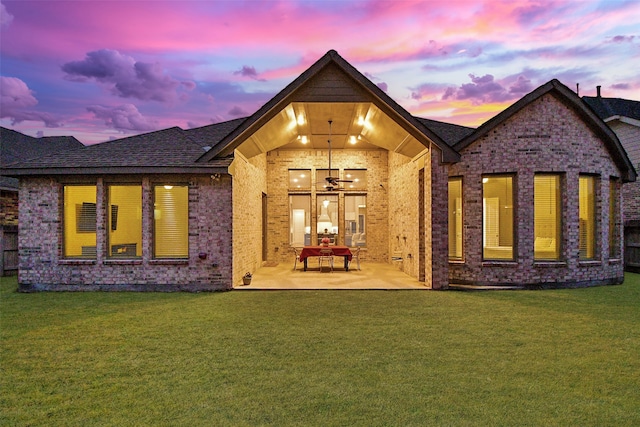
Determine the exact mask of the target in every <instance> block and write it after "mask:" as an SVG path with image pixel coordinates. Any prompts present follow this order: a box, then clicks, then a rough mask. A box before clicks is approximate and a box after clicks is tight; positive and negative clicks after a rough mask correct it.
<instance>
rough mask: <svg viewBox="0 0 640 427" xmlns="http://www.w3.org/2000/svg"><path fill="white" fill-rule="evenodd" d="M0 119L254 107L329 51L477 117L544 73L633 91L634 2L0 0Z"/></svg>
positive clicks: (131, 116)
mask: <svg viewBox="0 0 640 427" xmlns="http://www.w3.org/2000/svg"><path fill="white" fill-rule="evenodd" d="M0 26H1V27H0V55H1V56H0V79H1V81H0V83H1V86H0V87H1V92H2V101H1V105H0V112H1V118H0V125H2V126H4V127H8V128H10V129H14V130H17V131H19V132H22V133H25V134H27V135H31V136H41V135H44V136H53V135H73V136H75V137H76V138H78V139H79V140H80V141H81V142H83V143H85V144H93V143H97V142H102V141H107V140H109V139H113V138H121V137H125V136H130V135H135V134H138V133H143V132H148V131H153V130H158V129H165V128H169V127H172V126H179V127H181V128H183V129H189V128H192V127H198V126H204V125H208V124H211V123H217V122H221V121H225V120H230V119H234V118H238V117H245V116H248V115H250V114H252V113H254V112H255V111H256V110H257V109H258V108H259V107H260V106H262V105H263V104H264V103H265V102H267V101H268V100H269V99H271V98H272V97H273V96H274V95H275V94H277V93H278V92H279V91H280V90H282V89H283V88H284V87H285V86H286V85H287V84H289V83H290V82H291V81H292V80H294V79H295V78H296V77H298V76H299V75H300V73H302V72H303V71H304V70H305V69H307V68H308V67H309V66H310V65H311V64H313V62H315V61H316V60H318V59H319V58H320V57H321V56H322V55H324V54H325V53H326V52H327V51H328V50H330V49H335V50H336V51H337V52H338V53H339V54H340V55H341V56H342V57H343V58H344V59H345V60H347V61H348V62H349V63H351V64H352V65H353V66H354V67H356V68H357V69H358V70H359V71H360V72H362V73H363V74H365V75H366V76H367V77H368V78H369V79H371V81H373V82H374V83H375V84H377V85H378V86H379V87H381V88H382V89H383V90H384V91H385V92H386V93H387V94H388V95H389V96H391V97H392V98H393V99H394V100H395V101H396V102H398V103H399V104H400V105H401V106H403V107H404V108H405V109H407V110H408V111H409V112H410V113H411V114H413V115H415V116H419V117H425V118H430V119H435V120H441V121H446V122H450V123H456V124H461V125H467V126H477V125H479V124H481V123H483V122H484V121H486V120H487V119H489V118H491V117H492V116H494V115H495V114H497V113H499V112H500V111H502V110H504V109H505V108H506V107H508V106H509V105H511V104H512V103H513V102H515V101H516V100H517V99H519V98H521V97H522V96H523V95H525V94H526V93H528V92H530V91H531V90H533V89H535V88H536V87H538V86H540V85H541V84H544V83H546V82H547V81H549V80H551V79H553V78H557V79H558V80H560V81H561V82H562V83H564V84H565V85H567V86H569V87H570V88H571V89H573V90H575V89H576V84H578V83H579V88H580V91H579V93H580V96H584V95H589V96H594V95H595V93H596V86H597V85H601V86H602V95H603V96H606V97H619V98H626V99H634V100H640V1H638V0H631V1H614V0H604V1H577V0H576V1H518V0H515V1H514V0H507V1H478V0H476V1H467V0H443V1H441V0H433V1H402V0H397V1H392V0H386V1H380V0H378V1H364V0H361V1H294V0H281V1H268V0H264V1H262V0H261V1H257V0H256V1H153V0H147V1H130V0H127V1H94V0H91V1H57V0H56V1H29V0H21V1H9V0H1V2H0Z"/></svg>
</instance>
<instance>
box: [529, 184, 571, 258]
mask: <svg viewBox="0 0 640 427" xmlns="http://www.w3.org/2000/svg"><path fill="white" fill-rule="evenodd" d="M564 175H565V174H564V173H561V172H536V173H535V174H534V176H533V242H532V244H533V260H534V262H557V261H562V260H563V253H564V250H563V249H564V244H563V242H564V210H565V209H564V206H563V199H564V198H563V195H564ZM538 177H554V178H556V179H557V182H556V188H555V190H556V194H555V204H556V212H555V216H556V218H555V227H556V233H555V237H553V238H554V239H555V248H554V250H555V251H556V253H557V255H556V257H543V256H541V257H537V256H536V252H538V251H537V250H536V246H537V239H538V238H539V237H540V236H537V235H536V230H537V225H536V178H538Z"/></svg>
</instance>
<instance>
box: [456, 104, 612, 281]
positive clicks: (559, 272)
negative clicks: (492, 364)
mask: <svg viewBox="0 0 640 427" xmlns="http://www.w3.org/2000/svg"><path fill="white" fill-rule="evenodd" d="M461 154H462V160H461V162H459V163H457V164H454V165H452V166H451V167H450V170H449V176H462V177H463V195H464V196H463V197H464V200H463V204H464V205H463V221H464V226H463V229H464V242H463V246H464V262H462V263H457V262H456V263H453V262H452V263H450V266H449V278H450V281H451V282H457V283H474V284H523V285H527V284H537V283H542V284H547V285H549V286H556V285H558V286H561V285H565V286H571V285H575V286H579V285H589V284H609V283H620V282H621V281H622V280H623V273H622V263H621V262H620V260H609V259H608V254H609V248H608V244H609V242H608V236H609V234H608V233H609V230H608V228H609V221H608V215H609V210H608V206H609V177H610V176H619V172H618V170H617V168H616V167H615V165H614V163H613V162H612V161H611V158H610V157H609V154H608V152H607V150H606V148H605V145H604V144H603V142H602V141H600V140H599V139H598V138H597V137H596V136H595V135H594V134H593V133H592V132H591V131H590V130H589V128H588V127H587V126H586V125H585V124H583V122H582V121H581V119H580V117H578V116H577V115H576V114H575V113H574V111H573V110H571V109H570V108H568V107H567V106H565V105H564V104H562V103H561V102H559V101H558V100H557V99H556V98H555V97H554V96H552V95H550V94H548V95H545V96H543V97H541V98H540V99H538V100H536V101H534V102H533V103H531V104H530V105H528V106H527V107H525V108H524V109H523V110H521V111H520V112H518V113H517V114H516V115H515V116H513V117H511V118H510V119H508V120H507V121H506V122H504V123H503V124H500V125H499V126H498V127H496V128H495V129H494V130H492V131H491V132H490V133H489V134H488V135H487V136H485V137H483V138H481V139H480V140H478V141H476V142H474V143H473V144H471V145H470V146H468V147H466V148H465V149H464V150H462V152H461ZM536 172H559V173H563V174H564V175H563V180H564V184H563V236H562V237H563V243H564V244H563V247H562V261H561V262H534V259H533V177H534V173H536ZM484 173H515V174H516V178H515V183H514V187H515V200H514V209H515V219H514V223H515V233H516V236H515V241H516V244H515V247H514V251H515V254H516V257H515V261H514V262H493V261H492V262H483V261H482V174H484ZM581 173H588V174H596V175H598V176H599V177H600V178H601V179H599V180H597V182H598V188H597V189H596V193H597V195H598V196H597V197H598V200H599V203H598V208H597V210H598V214H597V233H598V239H597V241H598V244H599V246H598V248H597V254H598V255H597V259H596V260H595V261H589V262H583V261H580V260H579V249H578V246H579V245H578V243H579V228H578V177H579V174H581Z"/></svg>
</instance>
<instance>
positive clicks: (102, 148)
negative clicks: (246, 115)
mask: <svg viewBox="0 0 640 427" xmlns="http://www.w3.org/2000/svg"><path fill="white" fill-rule="evenodd" d="M218 126H219V127H220V128H221V129H222V130H220V129H217V126H216V125H211V127H208V129H205V130H201V131H200V132H196V131H193V132H192V131H185V130H182V129H180V128H179V127H172V128H169V129H164V130H160V131H156V132H150V133H145V134H141V135H136V136H131V137H128V138H122V139H117V140H114V141H109V142H103V143H102V144H95V145H90V146H87V147H84V148H82V149H78V150H73V151H69V152H65V153H64V155H49V156H41V157H38V158H33V159H30V160H28V161H25V162H20V163H16V164H13V165H9V166H8V167H5V172H4V173H5V174H8V175H11V176H19V175H43V174H46V175H50V174H58V173H60V174H102V173H181V172H189V173H211V172H225V171H226V168H227V166H229V164H230V160H225V159H223V160H214V161H212V162H209V163H207V164H202V163H196V160H197V159H198V158H199V157H200V156H201V155H202V154H203V153H204V152H205V151H206V150H208V149H209V147H210V146H211V145H214V144H215V143H217V142H218V140H219V138H220V135H222V134H224V133H225V132H228V130H225V128H227V127H228V126H230V125H229V123H228V122H225V123H222V124H219V125H218ZM190 132H191V133H190ZM191 135H194V136H195V138H192V137H191Z"/></svg>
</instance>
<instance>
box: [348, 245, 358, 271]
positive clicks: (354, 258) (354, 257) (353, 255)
mask: <svg viewBox="0 0 640 427" xmlns="http://www.w3.org/2000/svg"><path fill="white" fill-rule="evenodd" d="M353 260H356V263H357V264H358V270H360V246H358V247H357V248H355V249H354V250H353V251H352V252H351V261H349V270H351V262H352V261H353Z"/></svg>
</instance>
